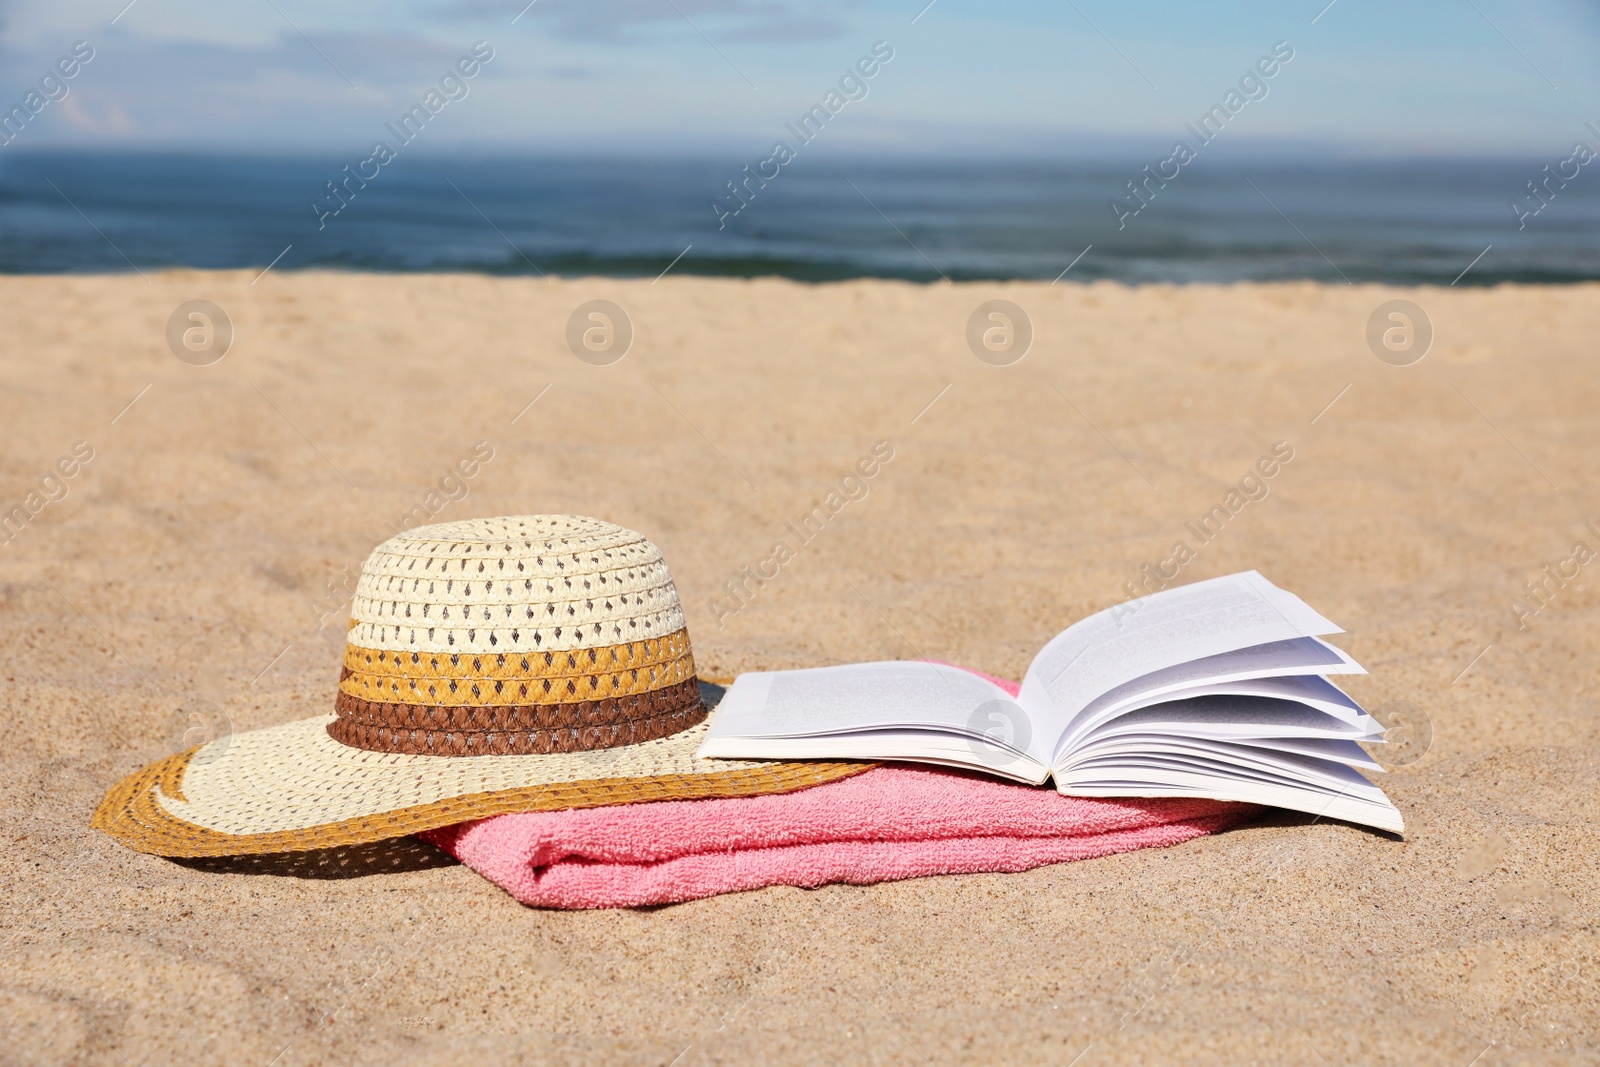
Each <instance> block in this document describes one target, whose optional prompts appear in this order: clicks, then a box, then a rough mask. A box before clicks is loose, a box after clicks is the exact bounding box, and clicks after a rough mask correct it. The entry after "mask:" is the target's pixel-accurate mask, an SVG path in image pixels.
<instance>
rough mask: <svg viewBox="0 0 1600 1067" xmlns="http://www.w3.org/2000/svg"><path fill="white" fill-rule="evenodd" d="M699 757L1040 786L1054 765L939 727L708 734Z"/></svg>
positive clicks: (1003, 746)
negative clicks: (867, 765)
mask: <svg viewBox="0 0 1600 1067" xmlns="http://www.w3.org/2000/svg"><path fill="white" fill-rule="evenodd" d="M990 736H991V737H993V736H995V735H993V734H991V735H990ZM698 755H700V756H704V757H712V758H716V759H792V760H808V759H828V760H832V759H851V760H909V761H913V762H917V763H936V764H940V765H943V766H948V767H962V768H967V769H977V770H983V771H988V772H989V773H991V774H996V775H1000V776H1001V777H1004V778H1011V779H1014V780H1016V781H1019V782H1026V783H1027V784H1028V785H1040V784H1042V783H1043V782H1044V780H1045V779H1046V778H1048V777H1050V768H1049V767H1047V766H1045V765H1044V764H1043V763H1040V762H1039V761H1037V760H1033V759H1029V758H1028V757H1027V756H1026V755H1024V754H1022V753H1020V752H1018V751H1016V750H1015V749H1012V748H1010V747H1009V746H1005V745H1001V744H997V743H993V742H991V741H989V740H984V739H980V738H975V737H958V736H956V735H955V734H953V733H944V732H939V731H934V730H915V729H913V730H867V731H856V732H853V733H849V734H839V735H836V736H827V737H759V738H742V737H708V738H707V739H706V740H705V742H704V743H703V744H702V745H701V746H700V750H699V752H698Z"/></svg>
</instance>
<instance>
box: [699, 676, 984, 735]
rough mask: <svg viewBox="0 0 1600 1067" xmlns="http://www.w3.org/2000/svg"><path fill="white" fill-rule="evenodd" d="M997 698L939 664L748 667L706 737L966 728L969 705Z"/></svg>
mask: <svg viewBox="0 0 1600 1067" xmlns="http://www.w3.org/2000/svg"><path fill="white" fill-rule="evenodd" d="M995 699H1002V700H1007V701H1009V700H1010V699H1011V697H1010V694H1008V693H1007V692H1006V691H1005V690H1003V689H1001V688H1000V687H999V686H997V685H995V684H994V683H993V682H990V681H986V680H985V679H983V678H979V677H978V676H977V675H975V674H972V673H971V672H969V671H964V670H961V669H960V668H959V667H947V666H944V665H942V664H937V663H919V662H912V661H904V660H890V661H886V662H881V663H849V664H844V665H842V666H838V667H815V668H810V669H807V670H795V671H752V672H750V673H747V674H741V675H739V677H738V678H737V679H736V680H735V681H734V683H733V685H731V686H730V687H729V688H728V692H727V693H726V694H725V695H724V696H723V698H722V702H721V703H720V704H718V705H717V711H716V714H715V716H714V717H713V718H712V721H711V734H710V736H712V737H815V736H818V735H821V734H837V733H847V732H849V731H852V730H863V729H888V728H893V727H903V726H921V727H928V728H933V729H945V730H953V731H955V732H957V733H969V732H973V730H972V722H973V712H974V710H975V709H977V708H978V707H980V706H981V705H983V704H984V703H986V702H987V701H991V700H995ZM977 732H978V733H981V732H982V731H981V730H979V731H977Z"/></svg>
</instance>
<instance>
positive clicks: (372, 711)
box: [94, 515, 866, 856]
mask: <svg viewBox="0 0 1600 1067" xmlns="http://www.w3.org/2000/svg"><path fill="white" fill-rule="evenodd" d="M352 615H353V618H352V622H351V626H350V630H349V638H348V641H349V644H348V646H347V648H346V650H345V656H344V666H343V671H342V673H341V677H340V682H339V689H338V692H337V693H336V694H334V701H333V703H334V711H335V714H334V715H324V716H319V717H317V718H311V719H302V720H300V721H297V722H291V723H285V724H284V725H281V726H273V727H268V728H267V729H264V730H255V731H252V732H250V733H246V734H240V735H237V736H234V737H227V738H221V739H219V740H217V741H213V742H211V743H210V744H209V745H206V746H203V747H202V748H199V749H195V750H193V751H191V752H188V753H183V754H180V755H177V756H172V757H168V758H167V759H165V760H162V761H160V762H158V763H155V764H152V765H151V766H149V767H147V768H145V769H144V770H142V771H139V772H138V773H136V774H133V775H130V776H129V777H127V778H125V779H123V780H122V781H121V782H120V783H118V785H117V786H116V787H115V788H113V789H112V790H111V792H110V793H108V794H107V796H106V798H105V800H104V801H103V802H102V803H101V805H100V808H99V810H98V811H97V812H96V813H95V817H94V825H95V826H97V827H99V828H100V829H102V830H105V831H106V832H107V833H110V834H112V835H113V836H115V837H117V838H118V839H119V840H121V841H123V842H124V843H126V844H128V845H130V846H131V847H133V848H136V849H140V850H141V851H147V852H156V853H160V854H163V855H170V856H221V855H243V854H252V853H263V852H285V851H301V850H307V849H317V848H330V847H337V846H341V845H353V844H364V843H367V842H371V841H380V840H383V839H385V838H389V837H395V836H400V835H404V834H410V833H415V832H417V831H419V830H424V829H431V828H434V827H438V826H448V825H450V824H452V823H456V822H462V821H465V820H468V819H477V818H483V817H486V816H488V815H497V814H504V813H506V812H512V811H548V810H557V809H561V808H579V807H596V806H600V805H605V804H623V803H630V802H634V801H641V800H666V799H674V798H706V797H726V796H753V795H758V794H761V793H782V792H788V791H791V790H794V789H801V788H804V787H806V786H809V785H816V784H818V783H820V782H826V781H832V780H835V779H837V778H842V777H846V776H848V775H851V774H855V773H857V772H858V771H860V770H863V769H865V767H866V765H865V764H855V763H806V764H794V763H789V764H775V763H759V762H744V761H734V760H699V759H696V758H695V757H694V753H695V750H696V749H697V748H698V747H699V745H700V742H701V740H702V739H703V738H704V736H705V733H706V729H707V728H706V725H705V723H704V719H705V717H706V714H707V709H706V707H705V704H704V702H703V701H702V700H701V696H700V689H699V682H698V679H697V678H696V675H695V670H694V656H693V652H692V651H691V649H690V645H689V635H688V632H687V630H685V628H684V621H683V609H682V607H681V605H680V604H679V601H678V594H677V590H676V589H675V588H674V587H673V584H672V576H671V575H670V574H669V573H668V572H667V567H666V564H665V562H664V561H663V560H662V558H661V553H660V551H658V550H657V549H656V547H655V546H654V545H652V544H651V543H650V542H649V541H647V540H646V539H645V538H644V537H642V536H641V535H639V534H637V533H634V532H633V531H631V530H626V529H623V528H622V527H620V526H616V525H613V524H611V523H608V522H602V521H600V520H598V519H588V518H581V517H578V516H571V515H530V516H517V517H511V518H501V519H473V520H468V521H465V522H454V523H443V524H440V525H437V526H424V527H421V528H419V529H416V530H410V531H407V532H406V533H403V534H401V535H399V536H398V537H395V538H392V539H391V540H389V541H386V542H385V543H383V544H382V545H379V546H378V547H377V548H376V549H375V550H374V551H373V553H372V555H371V556H370V557H368V559H367V562H366V564H365V565H364V566H363V568H362V574H361V579H360V581H359V583H358V585H357V594H356V596H355V598H354V601H353V607H352ZM196 755H199V756H200V758H194V757H195V756H196Z"/></svg>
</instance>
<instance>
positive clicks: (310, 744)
mask: <svg viewBox="0 0 1600 1067" xmlns="http://www.w3.org/2000/svg"><path fill="white" fill-rule="evenodd" d="M333 718H334V716H332V715H324V716H318V717H317V718H313V719H301V720H298V721H296V722H290V723H285V724H283V725H281V726H271V727H267V728H265V729H261V730H252V731H250V732H249V733H243V734H237V735H234V736H231V737H226V738H222V739H219V740H216V741H212V742H210V743H208V744H205V745H201V746H199V747H197V748H192V749H189V750H188V751H186V752H180V753H178V754H176V755H173V756H168V757H167V758H166V759H163V760H158V761H157V762H155V763H152V764H150V765H149V766H148V767H145V768H144V769H143V770H140V771H137V772H135V773H134V774H131V775H129V776H128V777H126V778H124V779H122V781H120V782H118V783H117V784H116V785H115V786H113V787H112V788H111V790H110V791H109V792H108V793H107V794H106V797H105V799H104V800H102V801H101V803H100V806H99V808H98V809H97V810H96V811H95V814H94V818H93V821H92V825H93V826H94V828H95V829H98V830H101V831H104V832H105V833H107V834H110V835H111V836H112V837H115V838H116V839H117V840H118V841H120V842H122V843H123V844H124V845H127V846H128V847H129V848H132V849H135V850H137V851H139V852H148V853H153V854H155V855H159V856H185V857H193V856H244V855H256V854H262V853H275V852H300V851H307V850H311V849H325V848H337V847H342V846H348V845H359V844H367V843H370V842H374V841H383V840H387V839H389V838H395V837H403V836H405V835H407V834H414V833H418V832H420V831H423V830H431V829H434V828H436V827H440V826H450V825H454V824H455V823H461V822H468V821H470V820H473V819H483V818H488V817H489V816H491V815H504V814H507V813H509V812H518V811H557V810H562V809H569V808H594V807H603V806H605V805H609V804H631V803H637V802H640V801H651V800H696V799H709V798H714V797H744V796H760V795H764V794H770V793H789V792H793V791H794V790H797V789H805V788H808V787H810V786H813V785H820V784H822V783H824V782H831V781H835V780H837V779H840V778H847V777H849V776H850V775H853V774H857V773H859V772H861V771H863V770H866V769H867V768H868V767H869V766H871V764H867V763H840V762H807V763H774V762H751V761H744V760H716V759H697V758H696V757H695V750H696V749H697V748H699V746H700V742H701V741H702V740H703V739H704V736H705V732H706V730H707V728H708V724H707V723H701V724H700V725H698V726H695V727H692V728H690V729H688V730H684V731H683V732H681V733H677V734H673V735H672V736H670V737H664V738H661V739H659V740H656V741H648V742H645V743H643V744H637V745H625V746H622V747H618V748H609V749H599V750H596V751H593V752H571V753H559V754H553V755H519V756H412V755H405V754H401V753H388V752H369V751H366V750H364V749H358V748H352V747H350V746H348V745H344V744H341V743H339V742H338V741H335V740H334V739H333V738H332V737H330V736H328V731H327V725H328V723H329V722H331V721H332V720H333Z"/></svg>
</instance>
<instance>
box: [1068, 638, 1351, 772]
mask: <svg viewBox="0 0 1600 1067" xmlns="http://www.w3.org/2000/svg"><path fill="white" fill-rule="evenodd" d="M1333 673H1339V674H1365V673H1366V670H1365V669H1363V668H1362V667H1361V665H1360V664H1358V663H1356V662H1355V660H1353V659H1351V658H1350V657H1349V656H1347V655H1345V654H1344V653H1343V652H1342V651H1340V650H1339V649H1337V648H1334V647H1333V646H1332V645H1330V644H1328V643H1327V642H1325V641H1320V640H1318V639H1317V638H1315V637H1301V638H1296V639H1295V640H1293V641H1275V642H1273V643H1271V644H1266V645H1254V646H1252V647H1250V648H1241V649H1237V650H1235V651H1233V652H1224V653H1222V654H1221V655H1217V656H1207V657H1206V658H1205V659H1201V660H1196V661H1195V662H1193V663H1181V664H1179V665H1178V666H1176V667H1167V668H1164V669H1162V670H1159V671H1152V672H1151V673H1149V674H1146V675H1142V676H1140V677H1138V678H1135V679H1134V680H1133V681H1131V682H1126V683H1124V684H1122V685H1119V686H1117V687H1116V688H1115V689H1113V690H1111V691H1110V692H1108V693H1105V694H1102V695H1101V696H1098V697H1096V698H1095V699H1094V700H1092V701H1090V702H1089V704H1088V706H1086V707H1085V708H1084V709H1083V710H1082V711H1081V712H1079V713H1078V714H1077V716H1075V717H1074V718H1073V720H1072V723H1071V724H1070V726H1069V727H1068V729H1067V731H1066V732H1065V733H1064V734H1063V735H1062V737H1061V740H1060V742H1059V743H1058V744H1057V747H1056V752H1055V756H1056V757H1057V758H1059V757H1060V756H1061V755H1062V754H1063V753H1066V752H1068V751H1070V750H1071V749H1072V748H1073V747H1074V746H1076V745H1077V744H1079V743H1080V742H1081V741H1082V739H1083V738H1084V737H1085V736H1087V735H1089V734H1091V733H1093V732H1095V731H1097V730H1098V729H1099V728H1100V727H1101V726H1102V724H1104V723H1107V722H1109V721H1111V720H1112V719H1115V718H1116V717H1118V716H1121V715H1123V714H1126V713H1127V712H1129V711H1131V710H1133V709H1135V708H1140V707H1146V706H1148V705H1151V704H1155V703H1158V702H1161V701H1171V700H1183V699H1187V698H1189V697H1198V696H1207V695H1213V694H1234V695H1239V696H1263V697H1276V698H1281V699H1288V700H1299V701H1301V702H1303V703H1306V704H1309V705H1311V706H1312V707H1314V708H1318V709H1320V710H1322V711H1325V712H1327V713H1328V714H1330V715H1335V716H1338V717H1340V718H1343V719H1345V720H1346V721H1348V722H1350V723H1352V724H1354V725H1358V726H1361V727H1363V728H1365V727H1368V726H1370V725H1371V721H1370V718H1369V716H1368V715H1367V713H1366V711H1365V710H1363V709H1362V707H1361V706H1360V705H1359V704H1357V703H1356V702H1355V701H1353V700H1351V699H1350V698H1349V697H1348V696H1346V695H1345V694H1344V693H1343V692H1342V691H1341V690H1340V689H1339V688H1338V687H1337V686H1335V685H1334V684H1333V683H1331V682H1329V681H1328V680H1327V679H1326V678H1324V677H1322V675H1324V674H1333Z"/></svg>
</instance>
